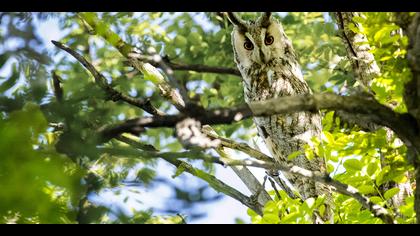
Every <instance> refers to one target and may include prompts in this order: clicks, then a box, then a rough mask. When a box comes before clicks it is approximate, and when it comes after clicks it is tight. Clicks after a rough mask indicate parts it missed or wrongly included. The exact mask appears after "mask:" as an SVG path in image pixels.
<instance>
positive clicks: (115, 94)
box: [51, 40, 163, 116]
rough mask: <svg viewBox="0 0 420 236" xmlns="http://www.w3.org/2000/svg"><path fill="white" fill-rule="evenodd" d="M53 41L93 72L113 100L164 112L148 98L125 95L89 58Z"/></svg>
mask: <svg viewBox="0 0 420 236" xmlns="http://www.w3.org/2000/svg"><path fill="white" fill-rule="evenodd" d="M51 42H52V43H53V44H54V45H55V46H56V47H58V48H60V49H62V50H64V51H66V52H67V53H69V54H70V55H72V56H73V57H74V58H75V59H76V60H78V61H79V62H80V63H81V64H82V65H83V66H84V67H85V68H86V69H87V70H88V71H89V72H90V73H91V74H92V76H93V77H94V78H95V82H96V84H98V85H99V86H100V87H101V88H102V89H103V90H104V91H105V92H106V93H107V94H108V95H109V98H110V99H111V100H112V101H114V102H115V101H119V100H121V101H124V102H127V103H128V104H131V105H133V106H136V107H139V108H141V109H143V110H145V111H147V112H149V113H150V114H153V115H158V116H160V115H162V114H163V113H162V112H161V111H159V110H157V109H156V108H154V107H153V106H152V104H151V103H150V101H149V100H148V99H138V98H133V97H131V96H127V95H124V94H122V93H121V92H119V91H117V90H115V89H114V88H112V87H111V86H110V85H108V83H107V82H106V79H105V77H104V76H103V75H102V74H101V73H99V72H98V71H97V70H96V68H95V67H94V66H93V65H92V64H91V63H90V62H89V61H88V60H86V59H85V58H84V57H83V56H82V55H80V54H79V53H78V52H76V51H74V50H73V49H71V48H70V47H68V46H66V45H64V44H62V43H60V42H57V41H54V40H52V41H51Z"/></svg>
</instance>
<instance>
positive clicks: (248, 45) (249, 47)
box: [244, 41, 254, 50]
mask: <svg viewBox="0 0 420 236" xmlns="http://www.w3.org/2000/svg"><path fill="white" fill-rule="evenodd" d="M244 48H245V49H246V50H252V49H254V44H252V43H251V41H245V43H244Z"/></svg>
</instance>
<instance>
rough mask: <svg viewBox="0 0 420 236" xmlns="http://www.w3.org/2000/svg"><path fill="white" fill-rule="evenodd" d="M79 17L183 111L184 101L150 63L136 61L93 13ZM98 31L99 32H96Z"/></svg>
mask: <svg viewBox="0 0 420 236" xmlns="http://www.w3.org/2000/svg"><path fill="white" fill-rule="evenodd" d="M78 15H79V17H80V18H81V19H82V20H83V21H84V23H86V24H88V25H89V26H90V27H91V28H92V29H93V31H94V32H96V34H98V35H99V36H101V37H102V38H104V39H105V40H106V41H107V42H108V43H109V44H111V45H112V46H114V47H115V48H116V49H117V50H118V51H119V52H120V53H121V54H122V55H123V56H124V57H125V58H127V59H128V61H129V62H130V64H131V65H132V66H133V67H134V68H135V69H136V70H138V71H140V72H141V73H143V74H144V75H150V76H151V77H153V79H152V80H151V81H152V82H153V83H154V84H155V85H156V86H157V87H158V88H159V92H160V94H161V95H162V96H163V97H164V98H166V99H168V100H169V101H170V102H171V103H172V104H173V105H174V106H175V107H176V108H177V109H178V110H180V111H182V110H184V109H185V101H184V99H183V98H182V96H181V94H180V93H179V92H178V91H177V90H176V89H174V88H172V86H171V85H170V84H169V83H168V82H167V81H166V80H165V79H164V77H163V76H162V75H161V74H160V72H159V71H158V70H157V69H156V68H155V67H154V66H152V65H151V64H150V63H144V62H143V61H141V60H139V59H138V56H136V55H138V53H137V52H136V51H135V48H134V47H133V46H131V45H130V44H128V43H126V42H124V40H122V39H121V37H120V36H119V35H118V34H116V33H115V32H113V31H112V30H110V29H109V27H108V26H107V25H106V24H105V23H103V22H102V21H100V20H99V19H98V16H97V15H96V14H95V13H92V12H89V13H79V14H78ZM98 29H100V30H98Z"/></svg>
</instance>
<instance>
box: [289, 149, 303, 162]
mask: <svg viewBox="0 0 420 236" xmlns="http://www.w3.org/2000/svg"><path fill="white" fill-rule="evenodd" d="M303 153H304V152H303V151H302V150H299V151H296V152H292V153H290V154H289V156H287V159H288V160H293V159H295V158H296V157H298V156H299V155H302V154H303Z"/></svg>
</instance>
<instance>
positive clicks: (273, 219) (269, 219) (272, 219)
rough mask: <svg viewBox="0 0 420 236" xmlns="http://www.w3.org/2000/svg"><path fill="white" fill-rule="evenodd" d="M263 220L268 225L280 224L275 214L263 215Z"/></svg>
mask: <svg viewBox="0 0 420 236" xmlns="http://www.w3.org/2000/svg"><path fill="white" fill-rule="evenodd" d="M263 219H264V220H265V221H266V222H267V223H270V224H277V223H279V222H280V218H279V216H278V215H277V214H273V213H267V214H264V215H263Z"/></svg>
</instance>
